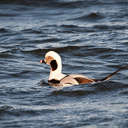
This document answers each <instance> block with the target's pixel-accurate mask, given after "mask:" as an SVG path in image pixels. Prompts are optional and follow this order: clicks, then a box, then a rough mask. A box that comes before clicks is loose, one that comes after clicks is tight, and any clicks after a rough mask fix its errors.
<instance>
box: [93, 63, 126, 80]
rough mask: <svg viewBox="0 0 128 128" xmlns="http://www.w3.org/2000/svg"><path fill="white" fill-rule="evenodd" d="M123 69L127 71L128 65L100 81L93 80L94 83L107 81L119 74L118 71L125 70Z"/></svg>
mask: <svg viewBox="0 0 128 128" xmlns="http://www.w3.org/2000/svg"><path fill="white" fill-rule="evenodd" d="M125 69H128V65H127V66H123V67H121V68H119V69H118V70H116V71H115V72H113V73H111V74H109V75H107V76H106V77H104V78H102V79H94V81H95V82H103V81H106V80H109V79H111V77H112V76H114V75H116V74H117V73H118V72H120V71H122V70H125Z"/></svg>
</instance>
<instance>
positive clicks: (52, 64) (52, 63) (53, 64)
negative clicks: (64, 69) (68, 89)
mask: <svg viewBox="0 0 128 128" xmlns="http://www.w3.org/2000/svg"><path fill="white" fill-rule="evenodd" d="M50 65H51V68H52V71H55V70H56V69H57V66H58V65H57V62H56V60H52V61H51V63H50Z"/></svg>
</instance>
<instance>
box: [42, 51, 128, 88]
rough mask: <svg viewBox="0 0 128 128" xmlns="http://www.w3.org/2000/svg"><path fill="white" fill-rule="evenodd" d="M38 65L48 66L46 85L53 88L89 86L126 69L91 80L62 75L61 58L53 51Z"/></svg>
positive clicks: (74, 75) (82, 76)
mask: <svg viewBox="0 0 128 128" xmlns="http://www.w3.org/2000/svg"><path fill="white" fill-rule="evenodd" d="M40 63H45V64H48V65H50V67H51V69H50V75H49V79H48V83H49V84H50V85H51V86H53V87H68V86H72V85H79V84H89V83H96V82H102V81H106V80H109V79H110V78H111V77H112V76H113V75H115V74H116V73H118V72H119V71H120V70H123V69H126V68H128V66H124V67H121V68H119V69H118V70H116V71H115V72H113V73H111V74H109V75H108V76H106V77H104V78H102V79H91V78H88V77H86V76H84V75H81V74H69V75H66V74H63V73H62V61H61V57H60V55H59V54H58V53H56V52H55V51H49V52H47V53H46V55H45V58H44V60H40Z"/></svg>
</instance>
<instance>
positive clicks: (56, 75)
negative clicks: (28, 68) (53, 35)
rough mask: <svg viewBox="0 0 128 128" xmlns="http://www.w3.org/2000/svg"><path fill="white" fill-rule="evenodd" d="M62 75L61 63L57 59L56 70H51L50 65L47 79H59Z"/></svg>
mask: <svg viewBox="0 0 128 128" xmlns="http://www.w3.org/2000/svg"><path fill="white" fill-rule="evenodd" d="M63 77H64V74H62V64H61V61H59V62H58V63H57V68H56V70H53V68H52V67H51V70H50V75H49V80H52V79H56V80H60V79H62V78H63Z"/></svg>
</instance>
